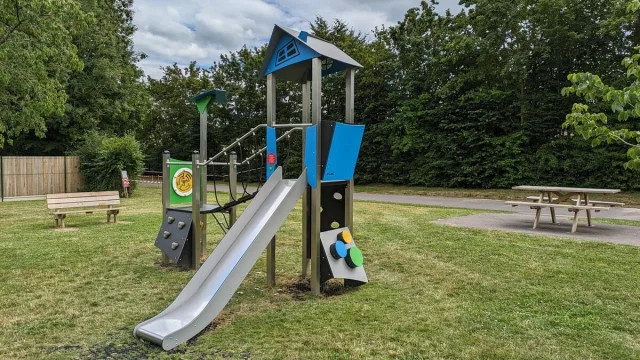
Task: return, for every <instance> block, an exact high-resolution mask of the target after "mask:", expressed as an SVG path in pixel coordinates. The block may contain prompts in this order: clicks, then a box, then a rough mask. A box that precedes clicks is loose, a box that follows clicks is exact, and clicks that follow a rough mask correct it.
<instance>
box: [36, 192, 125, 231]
mask: <svg viewBox="0 0 640 360" xmlns="http://www.w3.org/2000/svg"><path fill="white" fill-rule="evenodd" d="M118 205H120V194H119V193H118V192H117V191H102V192H83V193H65V194H49V195H47V207H48V208H49V210H53V220H54V221H55V225H56V228H57V227H58V225H59V224H60V225H61V227H62V228H64V219H65V218H66V217H67V214H82V213H84V214H93V213H94V212H96V211H106V213H107V223H110V222H111V215H113V222H114V223H116V222H117V216H118V214H119V213H120V210H121V209H124V208H123V207H118Z"/></svg>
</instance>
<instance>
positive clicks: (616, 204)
mask: <svg viewBox="0 0 640 360" xmlns="http://www.w3.org/2000/svg"><path fill="white" fill-rule="evenodd" d="M539 199H540V197H538V196H527V200H536V201H537V200H539ZM544 200H545V201H548V199H546V198H545V199H544ZM571 200H572V201H577V200H576V199H571ZM551 201H558V198H557V197H553V198H551ZM582 202H583V203H584V202H585V201H584V200H582ZM589 204H593V205H596V206H598V205H603V206H609V207H624V206H625V205H626V204H625V203H621V202H613V201H600V200H589Z"/></svg>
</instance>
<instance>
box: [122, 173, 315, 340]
mask: <svg viewBox="0 0 640 360" xmlns="http://www.w3.org/2000/svg"><path fill="white" fill-rule="evenodd" d="M306 185H307V173H306V170H305V171H304V172H303V173H302V175H301V176H300V177H299V178H298V180H283V179H282V168H280V167H279V168H278V169H277V170H276V171H275V172H274V173H273V175H271V177H270V178H269V180H268V181H267V182H266V183H265V184H264V186H263V187H262V189H261V190H260V191H259V192H258V194H257V195H256V197H255V198H254V199H253V201H251V203H250V204H249V206H247V208H246V209H245V211H244V212H243V213H242V215H241V216H240V218H239V219H238V221H237V222H236V223H235V224H234V225H233V226H232V227H231V229H230V230H229V232H228V233H227V234H226V235H225V236H224V238H223V239H222V240H221V241H220V243H219V244H218V246H217V247H216V248H215V250H214V251H213V253H211V255H209V257H208V258H207V260H206V261H205V262H204V264H202V266H201V267H200V270H198V271H197V272H196V274H195V275H194V276H193V278H192V279H191V280H190V281H189V283H188V284H187V286H186V287H185V288H184V289H183V290H182V292H180V295H178V297H177V298H176V299H175V300H174V302H173V303H172V304H171V305H169V307H168V308H167V309H166V310H164V311H163V312H161V313H160V314H158V315H156V316H155V317H153V318H151V319H149V320H147V321H144V322H142V323H140V324H138V326H136V327H135V329H134V330H133V335H134V336H136V337H139V338H142V339H145V340H148V341H151V342H153V343H155V344H157V345H162V348H163V349H165V350H170V349H173V348H175V347H176V346H178V345H180V344H182V343H184V342H186V341H187V340H189V339H190V338H192V337H193V336H195V335H196V334H198V333H199V332H200V331H202V330H203V329H204V328H205V327H206V326H207V325H209V323H211V322H212V321H213V320H214V319H215V318H216V316H218V314H219V313H220V312H221V311H222V309H223V308H224V307H225V305H226V304H227V302H228V301H229V300H230V299H231V297H232V296H233V294H234V293H235V292H236V290H237V289H238V287H239V286H240V284H241V283H242V280H244V278H245V277H246V276H247V274H248V273H249V271H251V268H252V267H253V265H254V264H255V262H256V261H257V260H258V258H259V257H260V255H261V254H262V252H263V251H264V249H265V248H266V247H267V245H268V244H269V241H270V240H271V239H272V238H273V236H274V235H275V234H276V232H277V231H278V229H279V228H280V226H282V224H283V223H284V221H285V220H286V218H287V216H288V215H289V213H290V212H291V210H292V209H293V207H294V206H295V204H296V202H297V201H298V199H299V198H300V197H301V196H302V194H303V193H304V189H305V187H306Z"/></svg>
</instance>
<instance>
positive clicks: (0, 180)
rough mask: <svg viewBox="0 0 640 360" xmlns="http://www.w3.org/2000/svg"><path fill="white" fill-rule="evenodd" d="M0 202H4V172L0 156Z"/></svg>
mask: <svg viewBox="0 0 640 360" xmlns="http://www.w3.org/2000/svg"><path fill="white" fill-rule="evenodd" d="M0 201H2V202H4V170H3V169H2V156H0Z"/></svg>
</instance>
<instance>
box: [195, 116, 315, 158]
mask: <svg viewBox="0 0 640 360" xmlns="http://www.w3.org/2000/svg"><path fill="white" fill-rule="evenodd" d="M309 126H311V124H275V125H273V126H272V127H274V128H276V129H277V128H281V129H282V128H291V127H292V128H293V129H291V130H289V131H287V132H285V133H284V134H283V135H282V136H280V137H279V138H278V139H276V143H277V142H278V141H280V140H281V139H283V138H284V137H285V136H288V135H290V134H291V133H292V132H293V131H295V130H302V129H304V128H306V127H309ZM263 127H267V124H260V125H258V126H256V127H254V128H253V129H251V130H249V131H248V132H247V133H246V134H244V135H242V136H241V137H239V138H237V139H236V140H235V141H234V142H232V143H231V144H229V145H228V146H225V147H224V148H223V149H222V150H220V152H219V153H217V154H215V155H213V156H212V157H210V158H209V159H208V160H207V161H205V162H203V163H201V164H200V165H202V166H208V165H222V164H221V163H214V162H213V161H214V160H216V159H218V158H219V157H221V156H222V155H225V154H226V153H227V151H229V150H231V149H232V148H233V147H234V146H237V145H238V144H240V142H241V141H243V140H244V139H246V138H248V137H249V136H251V135H255V132H256V130H258V129H260V128H263ZM266 149H267V148H266V147H264V148H263V149H262V150H260V151H258V152H257V153H254V154H253V155H251V156H250V157H249V158H247V159H246V160H244V161H243V162H241V163H239V164H240V165H245V164H246V163H248V162H249V161H250V160H252V159H253V158H255V157H256V156H258V155H259V154H261V153H262V152H264V151H265V150H266Z"/></svg>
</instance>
